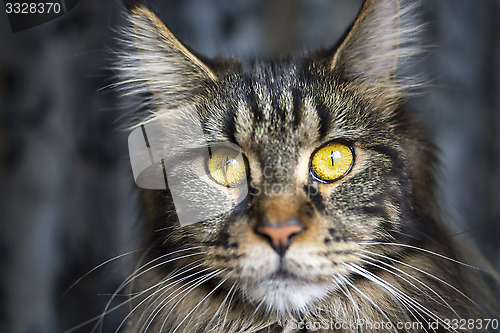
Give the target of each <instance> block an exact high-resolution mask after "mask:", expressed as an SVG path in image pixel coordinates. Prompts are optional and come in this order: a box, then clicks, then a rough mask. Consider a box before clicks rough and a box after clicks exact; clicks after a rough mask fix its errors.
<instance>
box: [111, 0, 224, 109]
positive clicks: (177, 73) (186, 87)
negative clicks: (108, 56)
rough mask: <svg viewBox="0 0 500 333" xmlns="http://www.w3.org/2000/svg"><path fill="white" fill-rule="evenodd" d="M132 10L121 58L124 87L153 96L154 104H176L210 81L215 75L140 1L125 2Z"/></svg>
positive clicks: (128, 0)
mask: <svg viewBox="0 0 500 333" xmlns="http://www.w3.org/2000/svg"><path fill="white" fill-rule="evenodd" d="M124 4H125V6H126V7H127V10H128V11H129V21H130V25H129V28H128V29H126V31H125V36H124V37H125V44H126V46H127V47H126V48H127V51H125V52H124V53H123V54H122V55H121V57H120V59H121V62H120V68H119V70H120V72H121V73H122V74H123V76H124V80H123V82H124V84H125V85H126V86H128V88H129V89H131V90H133V91H134V92H136V93H137V92H146V93H148V94H151V95H152V99H153V100H154V102H155V104H161V105H177V104H179V102H182V101H183V100H186V99H189V98H190V97H192V94H193V91H195V90H197V89H199V88H200V87H203V86H204V85H205V84H206V83H208V82H210V81H216V80H217V76H216V74H215V72H214V71H213V70H212V69H210V68H209V67H208V66H207V65H206V64H205V63H204V62H203V61H202V60H200V58H199V57H197V56H196V55H195V54H194V53H193V52H191V51H190V50H188V49H187V48H186V47H185V46H184V45H183V44H182V43H181V42H180V41H179V40H178V39H177V38H175V36H174V35H173V34H172V32H171V31H170V30H169V29H168V28H167V27H166V26H165V25H164V24H163V23H162V22H161V20H160V19H159V18H158V17H157V16H156V15H155V14H154V13H153V12H152V11H151V10H150V9H148V8H147V7H146V6H145V5H144V4H142V2H141V1H130V0H124Z"/></svg>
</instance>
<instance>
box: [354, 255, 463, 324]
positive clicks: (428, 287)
mask: <svg viewBox="0 0 500 333" xmlns="http://www.w3.org/2000/svg"><path fill="white" fill-rule="evenodd" d="M360 256H362V257H365V258H369V259H370V260H376V261H377V262H378V263H380V264H382V265H384V266H386V268H384V267H379V266H378V265H375V264H374V266H375V267H378V268H380V269H382V270H384V271H386V272H388V273H390V274H393V275H395V276H397V277H398V278H401V279H403V281H406V282H407V283H409V284H411V285H412V286H413V287H414V288H416V289H417V290H419V291H420V292H422V293H423V294H425V295H427V296H428V297H429V298H430V299H432V300H433V301H435V302H436V303H438V304H440V305H443V306H446V307H448V308H449V309H450V310H451V311H452V312H453V313H454V314H455V315H456V316H457V317H458V318H460V316H459V315H458V313H457V312H456V311H455V309H454V308H453V307H452V306H451V305H450V304H449V303H448V302H447V301H446V300H445V299H444V298H443V297H442V296H441V295H440V294H439V293H438V292H436V291H435V290H434V289H433V288H431V287H430V286H428V285H427V284H425V283H424V282H423V281H421V280H420V279H417V278H416V277H414V276H412V275H410V274H408V273H406V272H405V271H403V270H401V269H399V268H397V267H395V266H392V265H389V264H387V263H385V262H384V261H382V260H377V259H375V258H372V257H370V256H366V255H363V254H360ZM363 261H364V260H363ZM365 262H367V261H365ZM367 263H368V264H373V263H372V262H371V261H368V262H367ZM391 269H394V270H396V271H397V272H399V273H401V274H404V275H405V276H407V277H409V278H410V279H413V280H414V281H416V282H417V283H420V284H421V285H423V286H424V287H425V288H427V289H428V290H430V291H431V292H432V293H433V294H434V295H436V296H437V297H438V298H439V299H440V300H441V301H442V302H443V303H444V304H442V303H440V302H438V301H437V300H435V299H434V298H433V297H431V296H430V295H429V294H428V293H426V292H424V291H423V290H421V289H420V288H418V287H417V286H416V285H415V284H413V283H411V282H410V281H408V280H407V279H405V278H403V277H401V276H400V275H398V274H396V273H395V272H393V271H391Z"/></svg>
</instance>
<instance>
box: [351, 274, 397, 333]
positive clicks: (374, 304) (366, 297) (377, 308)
mask: <svg viewBox="0 0 500 333" xmlns="http://www.w3.org/2000/svg"><path fill="white" fill-rule="evenodd" d="M345 282H346V284H347V285H348V286H349V287H351V288H352V289H353V290H354V291H356V292H357V293H358V294H359V295H361V296H362V297H363V298H365V299H366V300H367V301H368V303H370V304H371V305H372V306H373V307H374V308H375V309H376V310H377V311H378V312H379V313H380V314H381V315H382V317H384V319H386V320H387V322H388V323H391V324H392V326H391V327H392V328H393V330H394V332H395V333H398V331H397V330H396V328H395V325H394V323H393V322H392V320H391V319H390V318H389V316H388V315H387V313H386V312H385V311H384V310H382V309H381V308H380V306H378V305H377V303H375V302H374V301H373V300H372V299H371V298H370V297H368V296H367V295H366V294H365V293H364V292H362V291H361V290H360V289H359V288H358V287H356V285H355V284H354V283H352V282H351V281H349V280H347V279H346V280H345Z"/></svg>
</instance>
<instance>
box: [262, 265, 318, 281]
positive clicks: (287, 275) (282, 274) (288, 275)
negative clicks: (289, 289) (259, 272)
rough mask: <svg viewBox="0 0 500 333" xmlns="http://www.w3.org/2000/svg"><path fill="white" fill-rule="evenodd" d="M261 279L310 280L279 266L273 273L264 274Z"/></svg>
mask: <svg viewBox="0 0 500 333" xmlns="http://www.w3.org/2000/svg"><path fill="white" fill-rule="evenodd" d="M262 281H302V282H311V281H310V280H308V279H305V278H303V277H301V276H299V275H297V274H295V273H293V272H290V271H289V270H287V269H285V268H283V267H280V268H278V270H276V271H275V272H273V273H270V274H268V275H267V276H265V277H264V278H263V279H262Z"/></svg>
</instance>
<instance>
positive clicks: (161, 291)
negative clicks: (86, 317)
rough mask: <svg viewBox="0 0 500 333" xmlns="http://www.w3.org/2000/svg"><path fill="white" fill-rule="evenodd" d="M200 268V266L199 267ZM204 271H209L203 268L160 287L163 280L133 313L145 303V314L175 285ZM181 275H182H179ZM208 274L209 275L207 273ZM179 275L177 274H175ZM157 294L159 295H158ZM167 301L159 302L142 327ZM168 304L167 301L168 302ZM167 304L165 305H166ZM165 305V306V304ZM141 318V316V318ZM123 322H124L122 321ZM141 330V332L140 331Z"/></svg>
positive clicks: (173, 292)
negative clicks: (146, 304) (146, 303)
mask: <svg viewBox="0 0 500 333" xmlns="http://www.w3.org/2000/svg"><path fill="white" fill-rule="evenodd" d="M200 266H201V265H200ZM205 271H210V269H209V268H205V269H203V270H201V271H196V272H194V273H192V274H190V275H187V276H185V277H182V278H180V279H175V280H174V281H173V282H171V283H169V284H168V285H166V286H161V284H162V283H164V281H165V279H164V280H162V281H160V283H158V284H157V286H158V289H157V290H156V291H155V292H154V293H152V294H151V295H149V296H148V297H147V298H146V299H144V300H143V301H142V302H141V303H140V304H138V305H137V306H136V307H135V308H134V310H133V311H135V310H136V309H137V308H139V307H140V306H142V304H144V303H145V302H146V301H147V302H149V305H148V306H147V307H146V308H145V309H144V310H143V314H144V313H146V312H147V311H148V310H149V309H150V308H151V307H152V306H153V305H154V304H155V302H156V300H158V299H160V298H162V297H163V296H164V295H165V294H166V293H167V292H168V291H169V289H170V288H171V287H173V286H175V285H177V284H180V283H181V282H183V281H185V280H187V279H189V278H191V277H193V276H196V275H198V274H200V273H202V272H205ZM181 274H182V273H181ZM208 274H209V273H208ZM177 275H179V274H177ZM206 275H207V274H205V275H203V276H201V277H198V278H195V279H194V280H193V281H191V282H188V283H187V285H186V286H189V285H190V284H192V283H194V281H197V280H198V279H203V278H204V277H205V276H206ZM172 278H175V277H174V276H172ZM182 287H183V285H180V286H179V287H178V288H177V289H175V290H173V291H172V293H171V296H172V295H174V294H175V293H177V292H178V291H179V290H180V289H181V288H182ZM158 294H159V295H158ZM167 300H168V299H165V300H163V301H161V302H160V303H159V304H158V305H157V306H156V307H155V308H154V309H153V311H152V312H151V314H150V315H149V316H148V318H147V319H146V321H145V323H144V325H145V324H146V323H148V322H149V321H150V320H151V321H152V320H153V319H154V317H155V316H156V314H157V312H158V313H159V312H160V311H161V309H162V308H163V307H164V306H163V304H164V302H165V301H167ZM168 302H169V301H168ZM168 302H167V304H168ZM165 305H166V304H165ZM142 317H143V316H142V315H141V318H142ZM124 322H125V321H124ZM139 323H140V321H138V322H137V325H139ZM144 325H143V328H142V329H144ZM142 329H141V331H142Z"/></svg>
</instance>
